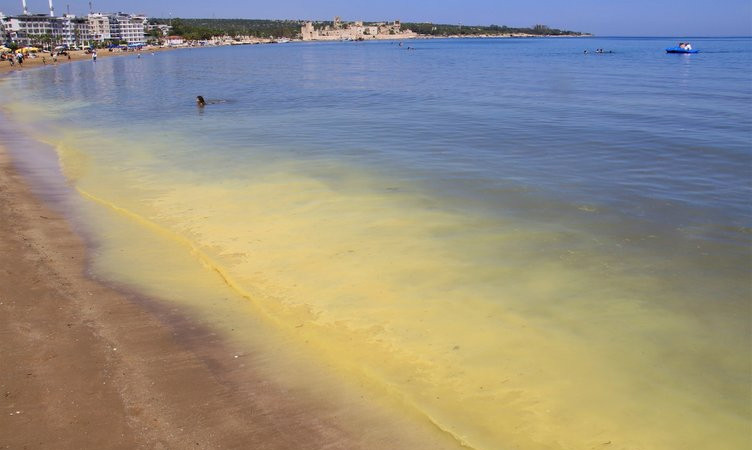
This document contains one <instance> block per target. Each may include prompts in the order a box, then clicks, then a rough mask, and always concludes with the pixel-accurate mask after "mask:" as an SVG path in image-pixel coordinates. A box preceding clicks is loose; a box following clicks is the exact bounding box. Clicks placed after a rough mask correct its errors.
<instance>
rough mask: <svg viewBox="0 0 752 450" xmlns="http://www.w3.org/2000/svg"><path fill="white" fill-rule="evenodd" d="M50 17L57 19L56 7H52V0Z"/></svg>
mask: <svg viewBox="0 0 752 450" xmlns="http://www.w3.org/2000/svg"><path fill="white" fill-rule="evenodd" d="M50 17H55V7H54V6H52V0H50Z"/></svg>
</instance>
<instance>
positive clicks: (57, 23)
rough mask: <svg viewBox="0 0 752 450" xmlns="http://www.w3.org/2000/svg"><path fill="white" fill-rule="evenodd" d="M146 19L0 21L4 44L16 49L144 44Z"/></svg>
mask: <svg viewBox="0 0 752 450" xmlns="http://www.w3.org/2000/svg"><path fill="white" fill-rule="evenodd" d="M146 20H147V19H146V17H145V16H142V15H132V14H123V13H117V14H101V13H94V14H89V15H87V16H85V17H76V16H75V15H72V14H63V15H62V16H52V15H47V14H21V15H18V16H9V17H5V16H2V17H0V27H1V28H2V29H3V34H4V36H5V38H6V40H9V41H11V42H15V43H17V44H18V45H21V46H26V45H42V46H51V47H54V46H58V45H67V46H68V47H85V46H89V45H91V44H93V43H96V42H100V43H104V42H106V41H113V40H114V41H125V42H127V43H129V44H131V43H143V42H145V39H144V28H145V25H146Z"/></svg>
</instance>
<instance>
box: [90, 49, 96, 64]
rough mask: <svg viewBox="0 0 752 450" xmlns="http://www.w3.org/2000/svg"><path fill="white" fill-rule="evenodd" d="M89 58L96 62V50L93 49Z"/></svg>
mask: <svg viewBox="0 0 752 450" xmlns="http://www.w3.org/2000/svg"><path fill="white" fill-rule="evenodd" d="M91 60H92V61H94V62H97V51H96V50H94V52H93V53H92V54H91Z"/></svg>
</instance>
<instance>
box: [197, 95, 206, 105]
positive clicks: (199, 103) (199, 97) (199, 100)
mask: <svg viewBox="0 0 752 450" xmlns="http://www.w3.org/2000/svg"><path fill="white" fill-rule="evenodd" d="M196 103H197V104H198V106H204V105H206V101H205V100H204V97H202V96H200V95H197V96H196Z"/></svg>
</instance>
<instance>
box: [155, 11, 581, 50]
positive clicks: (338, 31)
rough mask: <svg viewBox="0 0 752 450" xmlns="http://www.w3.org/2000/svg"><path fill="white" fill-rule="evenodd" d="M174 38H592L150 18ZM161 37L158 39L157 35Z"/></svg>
mask: <svg viewBox="0 0 752 450" xmlns="http://www.w3.org/2000/svg"><path fill="white" fill-rule="evenodd" d="M149 22H150V26H151V27H159V28H160V29H162V30H163V32H164V33H169V34H170V35H171V36H170V37H179V38H181V39H182V40H183V41H185V42H198V43H200V42H209V41H211V42H212V43H214V44H216V43H217V42H218V41H222V42H224V43H232V42H233V41H235V42H239V43H261V42H289V41H299V40H303V41H336V40H343V41H366V40H395V39H396V40H401V39H420V38H427V39H431V38H522V37H590V36H592V34H591V33H586V32H579V31H570V30H562V29H557V28H551V27H548V26H546V25H540V24H539V25H534V26H532V27H508V26H499V25H488V26H485V25H483V26H481V25H462V24H457V25H451V24H434V23H428V22H401V21H400V20H394V21H392V22H365V21H352V22H347V21H343V20H342V19H341V18H340V17H335V18H334V19H333V20H331V21H303V20H256V19H180V18H176V19H164V18H151V19H149ZM155 37H156V38H159V37H158V36H155Z"/></svg>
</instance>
